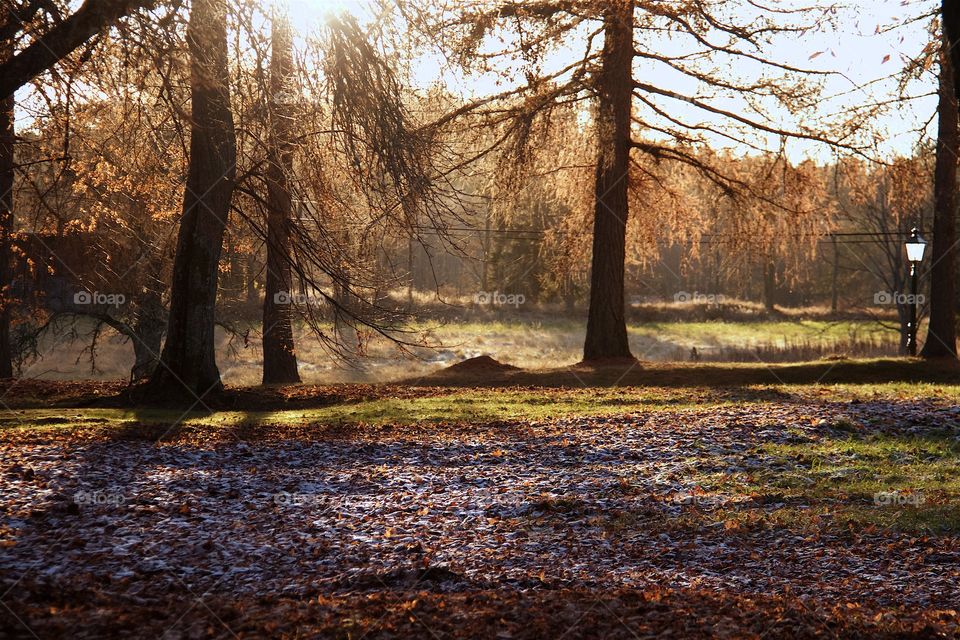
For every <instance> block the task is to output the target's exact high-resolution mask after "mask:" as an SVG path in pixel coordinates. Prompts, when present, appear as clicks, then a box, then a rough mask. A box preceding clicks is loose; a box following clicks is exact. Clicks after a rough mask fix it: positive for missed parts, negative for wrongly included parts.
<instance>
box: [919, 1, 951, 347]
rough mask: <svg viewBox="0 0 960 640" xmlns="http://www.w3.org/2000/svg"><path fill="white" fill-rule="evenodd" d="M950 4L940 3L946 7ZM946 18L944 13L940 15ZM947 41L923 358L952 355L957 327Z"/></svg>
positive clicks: (947, 42)
mask: <svg viewBox="0 0 960 640" xmlns="http://www.w3.org/2000/svg"><path fill="white" fill-rule="evenodd" d="M947 5H948V2H947V1H945V2H944V9H945V13H946V7H947ZM944 18H945V22H946V18H947V16H946V15H944ZM951 47H952V45H951V41H950V39H949V37H948V35H947V31H946V29H944V38H943V43H942V49H943V50H942V51H941V54H940V90H939V106H938V116H937V121H938V127H939V128H938V131H937V158H936V169H935V171H934V187H933V191H934V210H933V252H932V255H931V257H930V259H931V265H932V266H931V268H930V324H929V327H928V328H927V340H926V342H925V343H924V345H923V351H922V352H921V354H920V355H921V356H923V357H924V358H944V357H948V358H956V357H957V330H956V325H955V322H956V310H955V308H954V306H953V305H954V278H955V277H956V269H957V251H956V246H955V244H956V215H957V152H958V151H960V144H958V111H957V94H956V92H955V91H954V80H955V78H954V74H953V64H952V61H951V57H950V53H949V50H950V48H951Z"/></svg>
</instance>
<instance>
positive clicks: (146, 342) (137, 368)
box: [130, 289, 167, 380]
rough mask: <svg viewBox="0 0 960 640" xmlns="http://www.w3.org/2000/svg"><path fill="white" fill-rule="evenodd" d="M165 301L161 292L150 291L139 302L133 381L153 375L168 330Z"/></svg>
mask: <svg viewBox="0 0 960 640" xmlns="http://www.w3.org/2000/svg"><path fill="white" fill-rule="evenodd" d="M164 314H165V311H164V308H163V299H162V298H161V295H160V292H159V291H154V290H153V289H149V290H147V291H146V292H144V294H143V295H142V296H140V297H139V299H138V300H137V316H136V320H135V323H134V326H133V332H134V334H135V335H134V337H133V355H134V363H133V369H132V370H131V371H130V379H131V380H143V379H146V378H149V377H150V376H151V375H153V372H154V371H155V370H156V368H157V356H158V354H159V353H160V345H161V343H162V342H163V332H164V330H165V329H166V328H167V323H166V322H165V320H164Z"/></svg>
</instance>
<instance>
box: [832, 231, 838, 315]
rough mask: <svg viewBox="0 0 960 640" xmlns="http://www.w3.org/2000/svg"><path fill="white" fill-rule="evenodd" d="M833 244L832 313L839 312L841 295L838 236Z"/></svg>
mask: <svg viewBox="0 0 960 640" xmlns="http://www.w3.org/2000/svg"><path fill="white" fill-rule="evenodd" d="M831 244H832V245H833V272H832V273H831V274H830V313H836V312H837V308H838V307H837V302H838V298H839V296H840V291H839V289H838V284H839V281H840V246H839V245H838V244H837V237H836V236H833V237H832V239H831Z"/></svg>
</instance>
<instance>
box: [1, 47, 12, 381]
mask: <svg viewBox="0 0 960 640" xmlns="http://www.w3.org/2000/svg"><path fill="white" fill-rule="evenodd" d="M0 46H3V47H5V48H7V46H6V44H5V43H4V44H0ZM3 57H4V55H3V53H0V58H3ZM13 109H14V99H13V96H9V97H7V98H4V99H3V100H0V378H12V377H13V348H12V345H11V344H10V315H11V307H12V305H13V300H12V298H11V296H12V293H13V292H12V291H11V287H12V284H13V283H12V282H11V280H12V273H11V271H12V269H13V175H14V156H13V148H14V113H13Z"/></svg>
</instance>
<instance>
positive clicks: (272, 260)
mask: <svg viewBox="0 0 960 640" xmlns="http://www.w3.org/2000/svg"><path fill="white" fill-rule="evenodd" d="M272 37H273V45H272V46H273V49H272V53H271V56H270V94H271V95H270V99H271V109H270V127H271V132H270V133H271V136H270V137H271V139H270V150H269V162H268V164H267V286H266V295H265V296H264V299H263V383H264V384H283V383H293V382H300V374H299V373H297V355H296V352H295V350H294V343H293V323H292V319H291V318H292V315H293V313H292V312H293V300H292V299H291V295H290V293H291V288H292V287H291V285H292V281H291V278H290V215H291V201H290V186H289V183H288V180H289V175H290V172H291V171H292V170H293V142H292V135H291V125H292V120H293V110H292V109H291V106H290V99H289V98H290V79H291V76H292V73H293V50H292V49H293V40H292V38H291V34H290V25H289V23H288V22H287V19H286V18H281V17H279V16H275V17H274V20H273V34H272Z"/></svg>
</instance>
